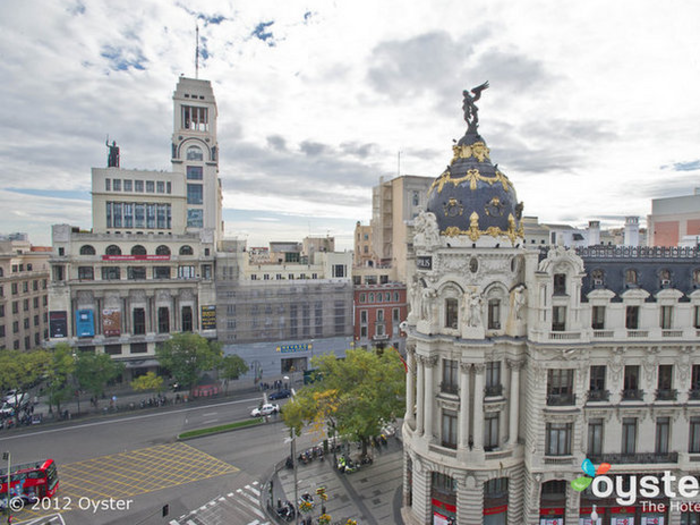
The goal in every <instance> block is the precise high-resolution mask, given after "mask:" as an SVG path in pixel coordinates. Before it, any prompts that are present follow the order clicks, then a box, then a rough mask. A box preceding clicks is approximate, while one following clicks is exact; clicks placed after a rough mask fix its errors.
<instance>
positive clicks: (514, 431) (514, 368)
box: [506, 359, 523, 446]
mask: <svg viewBox="0 0 700 525" xmlns="http://www.w3.org/2000/svg"><path fill="white" fill-rule="evenodd" d="M506 363H507V365H508V367H509V368H510V392H509V395H508V398H509V399H508V401H509V404H510V412H509V413H508V415H509V416H510V417H509V419H508V445H511V446H515V445H517V444H518V416H519V415H520V369H521V368H522V364H523V363H522V361H512V360H510V359H508V360H507V361H506Z"/></svg>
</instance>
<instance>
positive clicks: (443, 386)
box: [440, 381, 459, 396]
mask: <svg viewBox="0 0 700 525" xmlns="http://www.w3.org/2000/svg"><path fill="white" fill-rule="evenodd" d="M440 391H441V392H444V393H445V394H453V395H456V396H458V395H459V387H458V386H457V385H456V384H455V383H446V382H444V381H443V382H442V383H440Z"/></svg>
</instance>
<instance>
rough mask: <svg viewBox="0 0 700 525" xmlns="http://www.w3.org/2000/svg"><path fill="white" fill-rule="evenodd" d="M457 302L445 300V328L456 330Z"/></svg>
mask: <svg viewBox="0 0 700 525" xmlns="http://www.w3.org/2000/svg"><path fill="white" fill-rule="evenodd" d="M458 316H459V302H458V301H457V299H454V298H449V299H445V328H452V329H455V330H456V329H457V319H458Z"/></svg>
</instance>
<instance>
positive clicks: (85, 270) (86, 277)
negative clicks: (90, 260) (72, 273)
mask: <svg viewBox="0 0 700 525" xmlns="http://www.w3.org/2000/svg"><path fill="white" fill-rule="evenodd" d="M78 279H79V280H81V281H92V280H94V279H95V270H94V269H93V267H92V266H78Z"/></svg>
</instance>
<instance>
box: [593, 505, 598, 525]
mask: <svg viewBox="0 0 700 525" xmlns="http://www.w3.org/2000/svg"><path fill="white" fill-rule="evenodd" d="M595 508H596V506H595V505H593V511H592V512H591V525H598V512H597V511H596V510H595Z"/></svg>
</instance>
